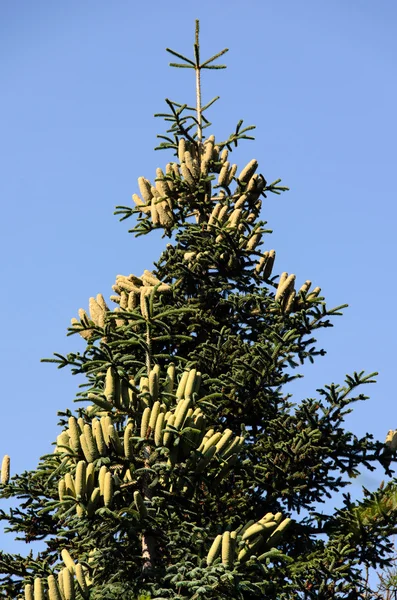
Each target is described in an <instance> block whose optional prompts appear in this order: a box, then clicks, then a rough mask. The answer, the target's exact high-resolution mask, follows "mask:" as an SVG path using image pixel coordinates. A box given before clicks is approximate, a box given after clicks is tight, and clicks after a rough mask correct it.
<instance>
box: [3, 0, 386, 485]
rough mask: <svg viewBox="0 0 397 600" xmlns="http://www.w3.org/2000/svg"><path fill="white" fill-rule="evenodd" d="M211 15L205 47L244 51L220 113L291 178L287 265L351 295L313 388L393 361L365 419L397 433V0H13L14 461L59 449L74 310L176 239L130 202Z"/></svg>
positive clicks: (272, 170)
mask: <svg viewBox="0 0 397 600" xmlns="http://www.w3.org/2000/svg"><path fill="white" fill-rule="evenodd" d="M196 4H197V7H198V8H196ZM195 18H200V20H201V43H202V52H203V55H207V56H208V57H209V56H211V55H212V54H213V53H214V52H216V51H218V50H220V49H222V48H224V47H229V48H230V52H229V53H228V54H227V55H226V57H225V60H226V62H227V65H228V69H227V70H226V71H212V72H206V74H205V76H204V80H203V95H204V101H207V100H209V99H211V98H212V97H213V96H215V95H218V94H219V95H220V96H221V100H220V101H219V103H218V105H217V107H215V108H214V110H213V111H212V113H211V116H212V120H213V123H214V125H213V128H212V129H213V132H214V133H215V134H216V135H217V136H218V137H219V138H224V137H225V136H226V135H227V134H228V133H229V132H231V131H232V130H233V128H234V126H235V124H236V122H237V121H238V120H239V119H240V118H244V120H245V122H246V123H247V124H251V123H254V124H256V125H257V131H256V140H255V142H247V143H245V144H243V145H242V146H241V149H240V150H239V151H238V152H237V153H236V159H235V160H236V162H238V163H239V164H240V165H241V166H243V165H244V164H245V163H246V162H247V161H248V160H249V159H251V158H257V159H258V160H259V162H260V167H261V172H263V174H264V175H265V176H266V177H267V179H268V180H270V181H272V180H274V179H276V178H278V177H281V178H282V179H283V182H284V183H285V184H286V185H288V186H289V187H290V188H291V191H290V192H288V194H285V195H283V196H282V197H280V198H278V197H275V196H274V197H273V196H272V197H269V198H268V200H267V201H266V202H265V203H264V208H263V218H265V219H266V220H268V222H269V226H270V227H271V228H273V229H274V234H273V236H271V238H270V237H269V240H268V242H267V247H268V248H275V249H276V251H277V262H276V271H277V272H281V271H288V272H290V273H291V272H292V273H296V274H297V277H298V280H300V281H302V282H303V281H304V280H305V279H311V280H313V282H314V283H315V285H320V286H321V287H322V289H323V291H324V293H325V295H326V298H327V300H328V303H329V305H330V306H334V305H338V304H342V303H344V302H347V303H349V305H350V308H349V309H348V310H347V311H346V314H345V316H344V317H343V318H338V319H337V320H336V326H335V328H334V329H332V330H327V331H326V332H325V335H324V336H322V337H321V341H322V343H323V346H324V347H325V349H326V350H327V352H328V354H327V356H326V357H325V358H322V359H318V361H317V362H316V363H315V365H313V366H307V367H306V368H304V370H303V372H304V373H305V375H306V377H305V379H304V380H302V381H301V382H300V383H299V385H296V386H295V388H294V391H295V394H296V399H297V400H298V399H299V397H307V396H313V395H314V394H315V390H316V388H317V387H320V386H323V385H324V384H326V383H330V382H342V381H343V378H344V375H345V374H346V373H350V372H352V371H354V370H361V369H365V370H367V371H374V370H378V371H379V372H380V375H379V380H378V381H379V382H378V384H377V385H376V386H371V387H370V388H367V390H366V391H368V392H370V393H371V400H370V401H369V402H368V403H366V404H361V405H357V406H356V410H355V413H354V416H353V417H352V418H351V419H350V421H349V425H350V427H351V428H352V429H353V430H354V431H355V432H356V433H357V434H363V433H365V432H366V431H371V432H373V433H374V434H375V436H376V437H379V438H381V439H384V437H385V434H386V432H387V430H388V429H389V428H391V427H393V428H394V427H397V414H396V412H397V411H396V408H395V402H396V398H395V390H394V375H395V372H396V367H395V362H396V358H395V356H396V349H395V338H396V334H397V331H396V317H395V314H396V313H395V301H396V297H397V283H396V282H397V278H396V276H395V264H396V245H397V244H396V233H395V228H396V208H395V195H396V194H395V191H394V187H395V183H394V176H395V170H396V158H397V157H396V138H397V135H396V134H397V125H396V107H397V82H396V62H397V60H396V59H397V56H396V53H397V37H396V35H395V32H396V22H397V4H396V2H395V0H381V1H379V2H374V1H373V0H349V1H346V0H333V1H332V2H318V1H317V0H305V1H304V2H296V0H285V1H280V0H269V1H266V0H265V1H259V0H258V1H255V2H254V1H250V0H246V1H244V2H237V1H233V0H220V1H219V0H218V1H217V2H210V1H209V0H202V1H201V2H199V3H193V2H188V3H183V4H180V3H179V4H178V3H168V2H161V1H157V2H154V1H152V2H134V1H133V0H130V1H122V0H119V1H113V2H108V1H106V2H105V1H104V0H85V1H84V2H80V1H77V0H68V1H67V2H53V1H50V0H36V1H35V2H32V1H31V0H19V1H18V2H13V1H12V0H3V1H2V2H1V4H0V56H1V60H0V85H1V90H2V92H1V95H0V115H1V136H0V160H1V171H2V176H1V178H0V197H1V212H2V219H1V223H2V231H1V236H0V245H1V256H2V260H1V262H0V273H1V283H2V294H1V297H0V302H1V314H2V335H1V337H2V344H1V349H0V352H1V362H0V369H1V381H2V385H1V390H2V413H1V419H0V457H1V456H2V455H3V454H5V453H7V454H10V455H11V459H12V471H13V472H14V473H15V472H18V471H22V470H24V469H25V468H33V467H34V466H35V465H36V463H37V460H38V457H39V456H40V455H43V454H44V453H47V452H48V451H49V450H50V451H51V446H50V443H51V441H52V440H54V439H55V437H56V435H57V433H58V432H57V427H56V422H57V417H56V411H57V410H58V409H62V408H66V407H68V406H69V407H70V406H71V405H72V400H73V398H74V394H75V392H76V390H77V385H78V383H79V382H78V380H77V378H73V377H72V376H71V375H70V373H69V372H68V371H66V370H63V371H57V369H56V368H55V367H53V366H50V365H42V364H40V362H39V361H40V358H42V357H50V356H51V355H52V353H53V352H54V351H57V352H61V353H65V352H68V351H70V350H74V349H79V348H80V349H82V348H83V345H82V343H81V341H80V339H78V338H77V337H72V338H66V336H65V332H66V328H67V327H68V325H69V323H70V318H71V317H73V316H75V315H76V314H77V311H78V309H79V308H80V307H87V306H88V298H89V297H90V296H93V295H96V294H97V293H99V292H101V293H103V294H104V295H105V296H108V295H110V294H111V293H112V291H111V286H112V284H113V283H114V279H115V276H116V274H118V273H123V274H129V273H134V274H137V275H140V274H141V273H142V271H143V269H145V268H149V269H150V268H151V265H152V262H153V260H155V259H156V258H158V256H159V254H160V252H161V249H162V247H163V245H164V242H163V241H161V240H160V238H159V237H157V238H156V236H149V237H144V238H139V240H135V239H134V238H133V237H132V236H131V235H129V234H128V233H127V229H128V222H125V223H119V222H118V220H117V218H116V217H114V216H113V215H112V213H113V210H114V207H115V206H116V205H117V204H128V203H130V202H131V194H132V193H134V192H136V191H137V184H136V180H137V178H138V177H139V176H141V175H144V176H146V177H148V178H153V177H154V173H155V168H156V167H157V166H163V164H165V162H167V161H166V158H167V156H166V154H165V153H158V152H157V153H154V152H153V148H154V146H155V145H156V134H157V133H163V131H164V126H163V123H162V122H161V121H160V120H156V119H154V118H153V114H154V113H155V112H158V111H162V110H163V108H164V106H165V105H164V98H165V97H170V98H172V99H173V100H176V101H187V102H191V101H192V99H193V96H194V82H193V78H192V72H191V71H189V70H176V69H170V68H169V67H168V66H167V65H168V62H169V57H168V55H167V53H166V52H165V47H166V46H170V47H171V48H174V49H175V50H177V51H180V52H182V53H188V54H189V55H190V54H191V52H192V41H193V33H194V19H195ZM375 480H376V477H375V478H372V479H370V481H369V483H368V481H367V480H366V479H365V478H364V479H363V481H364V482H365V484H366V485H368V486H369V487H370V486H371V482H372V483H373V484H375V482H376V481H375Z"/></svg>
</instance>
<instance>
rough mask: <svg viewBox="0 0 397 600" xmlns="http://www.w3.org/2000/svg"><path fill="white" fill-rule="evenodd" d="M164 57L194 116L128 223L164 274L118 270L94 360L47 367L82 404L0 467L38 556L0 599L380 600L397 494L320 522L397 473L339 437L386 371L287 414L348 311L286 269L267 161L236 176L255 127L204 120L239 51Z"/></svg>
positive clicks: (180, 117) (88, 354)
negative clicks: (78, 378) (222, 127)
mask: <svg viewBox="0 0 397 600" xmlns="http://www.w3.org/2000/svg"><path fill="white" fill-rule="evenodd" d="M168 51H169V52H170V53H171V54H172V55H173V56H174V57H176V58H177V59H178V61H180V62H177V63H171V64H172V66H176V67H178V68H190V69H192V70H194V72H195V76H196V91H197V105H196V106H195V107H190V106H188V105H186V104H183V103H178V102H174V101H171V100H166V103H167V106H168V109H167V111H168V112H166V113H164V114H161V115H157V116H159V117H163V118H164V119H165V121H166V122H167V124H168V125H167V126H168V131H167V132H166V134H165V135H161V136H159V137H160V139H161V142H160V146H159V149H164V150H167V151H169V152H171V155H172V159H171V162H169V163H168V164H167V165H166V167H165V168H164V169H161V168H158V169H157V170H156V173H155V176H154V178H152V180H151V181H150V180H148V179H146V178H144V177H140V178H139V179H138V185H139V190H140V195H136V194H134V195H133V200H134V203H135V206H134V207H132V208H131V207H118V208H117V213H118V214H120V215H121V219H122V220H123V219H126V218H129V217H133V218H134V219H135V221H134V225H133V228H132V230H131V231H132V232H134V233H135V234H136V235H144V234H145V235H146V234H149V233H150V232H151V231H152V230H153V229H162V230H163V231H164V235H165V236H168V237H169V238H170V243H169V244H168V245H167V246H166V249H165V250H164V252H163V253H162V254H161V256H160V258H159V260H158V262H157V263H156V264H155V265H154V269H153V270H152V271H149V270H145V271H144V273H143V274H142V275H141V276H137V275H135V274H133V275H126V276H122V275H118V276H117V278H116V283H115V285H114V286H113V290H114V295H113V296H111V297H110V300H111V301H112V302H114V303H116V304H117V305H118V306H117V307H116V308H109V307H108V304H107V302H106V301H105V299H104V297H103V296H102V295H98V296H97V297H96V298H91V299H90V301H89V311H88V312H86V311H85V310H82V309H81V310H80V311H79V318H78V319H73V320H72V326H71V328H70V331H69V333H70V334H76V333H78V334H80V335H81V336H82V337H83V338H84V340H85V342H86V347H85V350H84V352H82V353H81V352H75V353H71V354H68V355H67V356H61V355H59V354H58V355H55V358H54V359H51V361H52V362H55V363H57V364H58V366H59V367H60V368H62V367H65V366H69V367H71V370H72V373H74V374H84V376H85V378H86V379H85V384H84V385H83V386H82V388H81V391H80V392H79V394H78V401H79V402H81V404H80V405H78V408H77V409H76V410H75V411H71V410H68V411H66V412H62V413H59V415H60V428H61V432H60V434H59V435H58V437H57V440H56V444H55V451H54V452H51V453H49V454H47V455H45V456H44V457H43V458H42V459H41V460H40V463H39V465H38V467H37V469H36V470H34V471H30V472H25V473H22V474H21V475H15V476H13V477H11V478H10V475H9V470H10V464H9V458H8V457H5V459H4V460H3V468H2V485H1V488H0V496H1V497H2V498H17V499H19V500H20V504H19V506H18V508H14V509H12V510H10V511H9V512H4V511H2V512H1V513H0V518H1V519H2V520H3V521H5V522H6V523H7V524H8V529H9V530H10V531H13V532H15V533H16V534H17V535H18V536H19V538H20V539H22V540H25V541H27V542H30V541H34V540H42V541H43V543H44V549H43V550H42V551H40V552H39V553H37V554H35V555H34V554H33V553H31V554H29V556H27V557H24V556H19V555H11V554H6V553H4V552H1V553H0V571H1V579H0V590H1V596H2V597H4V598H15V599H16V598H25V599H26V600H42V599H43V598H49V600H72V599H73V598H76V599H90V600H99V599H101V600H104V599H109V600H110V599H116V598H117V599H121V598H122V599H124V600H129V599H130V600H131V599H136V598H138V597H150V598H152V599H157V600H160V599H163V598H164V599H166V598H173V599H181V600H182V599H191V600H196V599H197V600H198V599H210V598H217V599H222V598H241V599H250V598H266V599H278V600H279V599H291V600H292V599H293V598H307V599H309V598H316V599H318V598H320V599H324V600H325V599H331V598H332V599H335V598H341V599H342V598H344V599H345V598H351V599H355V598H363V597H366V598H371V597H375V592H371V590H370V589H369V587H368V584H367V582H366V577H365V568H370V567H373V568H385V567H387V566H388V565H390V564H391V560H392V557H393V556H392V552H393V548H392V544H391V541H390V540H389V536H390V534H391V533H392V532H393V531H394V528H395V525H396V516H395V502H394V500H393V494H390V488H388V489H389V491H388V493H387V494H386V492H387V490H378V491H377V492H376V493H373V494H370V493H369V492H367V494H366V496H364V498H363V500H362V501H360V502H355V503H354V502H353V501H352V500H351V497H350V496H349V494H348V493H344V495H343V507H342V508H341V509H338V510H335V511H333V512H332V511H331V512H327V511H322V512H320V509H319V506H320V503H321V502H323V501H324V499H325V498H331V499H332V498H335V497H336V495H337V494H338V493H340V492H341V491H343V490H344V489H345V488H346V487H347V486H348V485H349V483H350V482H351V479H352V478H354V477H356V476H357V475H358V474H359V473H360V472H361V470H362V469H363V468H368V469H371V470H373V469H374V468H375V467H376V466H377V465H378V464H379V462H381V463H382V464H383V466H384V468H385V470H386V472H387V473H388V474H390V473H391V471H390V462H391V460H392V459H393V458H394V453H395V450H394V448H390V444H389V446H385V445H384V444H382V443H380V442H377V441H374V440H373V438H372V436H371V435H369V434H367V435H365V436H364V437H362V438H358V437H357V436H355V435H354V434H353V433H351V432H350V431H347V430H346V428H345V426H344V417H345V415H346V414H347V413H349V412H350V411H351V410H352V409H351V405H352V404H353V403H354V402H356V401H358V400H365V399H366V396H365V395H364V394H363V393H361V392H360V391H358V388H359V387H360V386H362V385H363V384H367V383H371V382H372V381H373V380H374V375H375V374H370V375H365V374H364V373H354V375H353V376H347V377H346V381H345V382H344V384H343V385H335V384H331V385H325V386H324V387H323V389H320V390H317V395H316V396H315V397H310V398H307V399H303V400H301V401H299V402H297V403H296V404H293V403H292V402H291V398H290V396H289V394H287V393H286V392H285V385H286V384H288V383H289V382H291V381H293V380H294V379H295V378H296V377H298V376H299V375H297V374H296V373H297V371H296V369H297V368H298V367H299V365H302V364H304V363H305V362H307V361H309V362H313V361H314V360H315V359H316V358H317V357H318V356H319V355H322V354H324V351H323V350H322V349H319V348H318V347H317V346H316V340H315V337H314V336H315V335H316V330H318V329H321V328H326V327H330V326H332V323H331V319H332V318H333V317H334V316H336V315H339V314H341V310H342V308H343V307H342V306H340V307H337V308H334V309H328V308H327V306H326V303H325V300H324V298H323V297H322V296H321V290H320V288H319V287H314V288H312V284H311V282H310V281H309V280H308V281H305V282H302V283H297V282H296V278H295V275H293V274H289V273H288V272H286V271H284V272H282V273H281V275H275V274H274V263H275V251H274V250H272V249H265V248H266V244H265V246H263V244H264V243H265V242H267V239H268V236H267V234H268V233H269V231H268V230H267V229H266V222H264V221H263V220H261V218H260V213H261V198H263V197H266V196H267V195H268V194H269V193H275V194H280V193H281V192H283V191H285V190H286V189H287V188H285V187H283V186H280V185H279V184H280V180H276V181H274V182H273V183H270V184H269V183H268V182H267V181H266V179H265V177H264V176H263V175H262V174H260V173H259V171H258V163H257V161H256V160H251V161H250V162H249V163H248V164H247V165H246V166H245V167H244V168H242V169H238V167H237V165H236V164H232V163H231V161H230V160H229V159H230V155H231V152H232V150H234V149H235V148H236V147H237V146H238V143H239V142H240V141H241V140H244V139H251V137H250V135H249V134H250V131H251V130H252V129H253V127H243V122H242V121H240V122H239V123H238V125H237V127H236V129H235V131H234V132H233V133H232V134H231V135H230V136H229V138H228V139H226V140H225V141H221V142H220V141H219V140H217V139H216V138H215V136H214V135H213V134H212V130H211V129H210V125H211V124H210V123H209V121H208V118H207V110H208V109H209V108H210V106H211V104H212V103H213V102H214V101H215V100H216V99H217V98H214V99H213V100H212V101H210V102H208V103H207V104H205V105H203V104H202V100H201V80H200V77H201V73H202V71H203V70H205V69H221V68H224V66H223V65H219V64H217V62H216V61H217V59H218V58H219V57H221V56H222V55H223V54H224V53H225V52H226V51H227V50H226V49H225V50H223V51H221V52H219V53H218V54H216V55H215V56H212V57H211V58H209V59H208V60H204V61H202V59H201V55H200V46H199V29H198V23H196V38H195V43H194V55H193V58H192V59H190V58H187V57H185V56H183V55H181V54H179V53H178V52H175V51H173V50H168ZM207 131H209V132H210V135H208V136H207V135H206V133H207ZM281 268H282V267H281ZM281 268H280V270H281ZM284 268H285V267H284ZM385 494H386V495H385ZM140 595H143V596H140Z"/></svg>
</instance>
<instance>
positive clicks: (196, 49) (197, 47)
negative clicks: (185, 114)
mask: <svg viewBox="0 0 397 600" xmlns="http://www.w3.org/2000/svg"><path fill="white" fill-rule="evenodd" d="M199 33H200V23H199V20H198V19H196V36H195V44H194V55H195V58H196V66H195V71H196V107H197V141H198V142H201V140H202V138H203V128H202V119H201V73H200V71H201V67H200V41H199Z"/></svg>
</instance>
